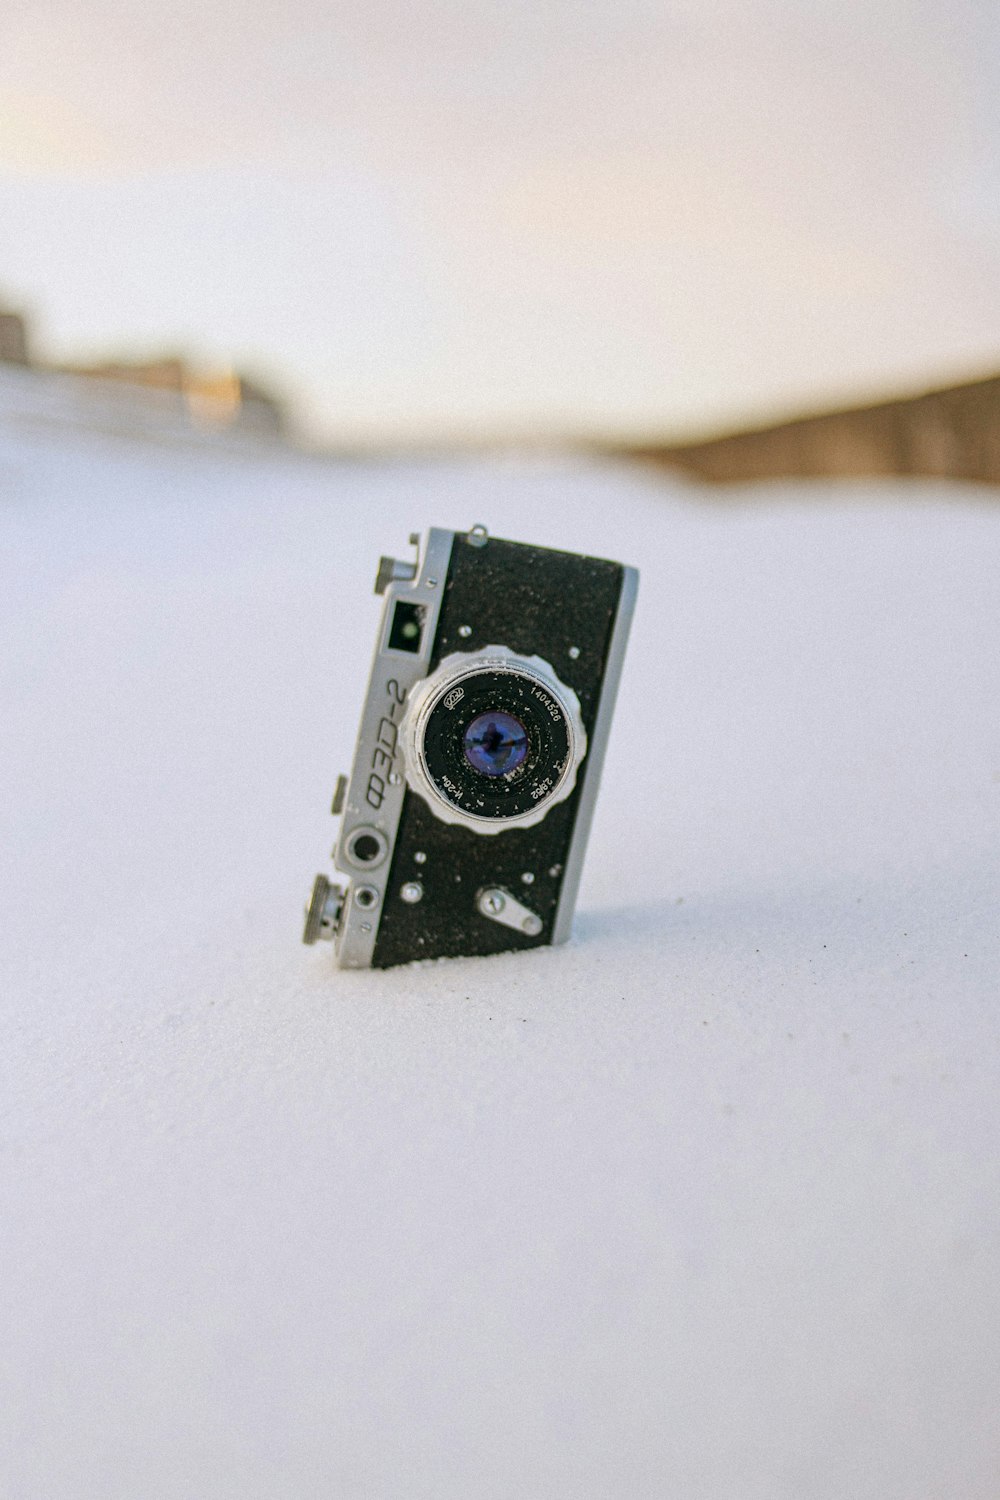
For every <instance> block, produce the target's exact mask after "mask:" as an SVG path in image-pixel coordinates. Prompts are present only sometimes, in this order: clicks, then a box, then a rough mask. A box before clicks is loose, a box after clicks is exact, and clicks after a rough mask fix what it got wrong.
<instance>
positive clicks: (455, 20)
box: [0, 0, 1000, 439]
mask: <svg viewBox="0 0 1000 1500" xmlns="http://www.w3.org/2000/svg"><path fill="white" fill-rule="evenodd" d="M998 79H1000V7H998V6H997V5H996V4H995V3H994V0H989V3H985V0H983V3H976V0H941V3H938V4H932V3H930V0H838V3H833V0H744V3H736V0H676V3H663V4H652V3H648V0H589V3H588V0H532V3H525V0H505V3H487V0H428V3H425V4H423V5H415V4H413V5H405V4H403V3H401V0H364V3H361V4H345V3H337V0H283V3H280V4H279V3H274V4H264V3H260V0H244V3H240V4H237V3H233V0H222V3H216V4H214V5H212V6H211V7H207V6H206V5H205V4H203V3H194V0H170V3H169V4H167V3H165V0H34V3H30V4H29V3H24V0H21V3H18V0H13V3H12V4H9V5H7V6H5V7H4V8H3V12H2V15H0V300H6V301H7V302H12V303H15V304H17V305H26V306H27V307H28V308H29V309H30V310H32V311H34V313H35V314H36V322H37V328H38V344H39V352H40V353H42V354H45V355H47V356H50V357H58V358H72V359H82V358H88V357H100V356H102V355H106V354H111V353H118V352H126V353H133V354H148V353H154V352H159V351H162V350H173V349H181V350H186V351H187V352H188V353H190V354H191V355H193V356H196V357H199V358H202V359H204V360H205V361H206V362H211V361H219V362H230V361H232V362H235V363H236V364H238V365H240V366H245V367H248V368H250V369H251V370H252V371H256V372H258V373H260V374H262V375H266V376H270V377H271V378H273V379H274V380H275V381H276V382H278V383H279V384H280V386H281V387H282V389H284V390H285V391H286V392H287V393H288V394H289V395H290V396H291V397H292V398H293V400H294V401H295V402H296V403H297V405H298V406H299V408H300V410H301V411H302V413H303V416H304V418H305V420H306V421H307V422H308V424H309V426H310V428H311V430H312V431H313V432H314V433H316V434H318V435H321V436H324V437H328V438H333V439H338V438H348V439H355V438H365V437H373V436H378V435H380V434H390V435H402V436H407V435H409V436H415V437H419V436H422V435H426V436H437V435H442V434H452V433H455V434H463V433H493V432H498V431H503V430H509V429H515V430H516V431H519V432H524V433H534V432H553V431H555V432H567V433H572V434H580V435H588V434H606V435H626V434H630V433H634V434H647V433H650V432H652V431H656V430H659V429H663V430H667V431H672V432H693V431H697V430H702V429H704V430H709V429H712V428H714V427H717V426H720V425H725V424H726V423H729V422H731V421H742V420H755V419H758V418H762V417H767V416H769V415H772V414H775V413H778V412H784V411H786V410H797V409H801V408H809V407H813V406H816V405H821V404H822V403H824V402H825V401H827V400H841V399H855V398H863V397H866V396H869V395H879V394H882V393H883V392H887V393H890V392H892V391H895V390H905V389H907V388H911V387H919V386H922V385H924V384H927V383H935V382H937V381H939V380H940V381H942V382H943V381H946V380H948V379H951V378H962V377H964V376H966V375H974V374H977V373H983V372H986V371H988V370H994V369H996V368H997V367H1000V104H998V99H1000V84H998Z"/></svg>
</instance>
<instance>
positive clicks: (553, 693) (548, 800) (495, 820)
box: [399, 646, 587, 833]
mask: <svg viewBox="0 0 1000 1500" xmlns="http://www.w3.org/2000/svg"><path fill="white" fill-rule="evenodd" d="M399 738H400V744H401V748H402V751H403V758H404V764H405V766H406V778H407V781H408V782H409V783H410V787H411V789H412V790H413V791H416V792H418V793H419V794H420V796H421V797H423V799H424V800H425V802H427V804H428V806H429V807H430V809H431V811H432V812H433V813H434V814H435V816H436V817H439V818H441V819H442V821H444V822H446V823H461V824H464V825H465V827H466V828H471V829H473V830H474V831H475V832H476V833H500V832H502V831H503V830H504V829H506V828H525V827H530V826H531V824H533V823H538V822H540V821H541V819H542V818H544V817H545V816H546V814H547V813H548V811H549V809H550V807H553V806H554V805H555V804H556V803H558V802H562V801H563V800H564V799H565V798H566V797H567V796H568V795H569V794H570V792H571V791H572V790H573V786H574V783H575V781H576V771H577V766H578V765H579V763H580V761H581V760H582V759H583V757H584V755H585V754H586V753H587V736H586V732H585V730H584V727H583V724H582V722H581V716H580V705H579V702H578V700H577V697H576V694H575V693H574V692H573V691H572V690H571V689H570V688H568V687H566V685H565V684H564V683H561V682H560V681H559V679H558V677H556V675H555V673H554V672H553V670H552V668H551V667H550V666H549V665H548V663H547V662H544V661H542V660H541V659H540V658H539V657H525V656H517V655H515V653H514V652H513V651H510V650H509V649H508V648H507V647H506V646H487V647H484V648H483V649H482V650H481V651H476V652H472V653H466V652H460V651H459V652H455V653H453V655H451V656H449V657H446V658H445V659H444V661H442V662H441V664H440V665H439V666H438V668H437V670H436V671H435V672H432V673H431V675H430V676H429V677H426V678H425V679H424V680H423V682H421V683H419V684H418V685H417V686H416V687H415V688H414V689H413V690H412V692H411V694H410V698H409V702H408V704H407V708H406V715H405V717H404V719H403V721H402V723H401V725H400V732H399Z"/></svg>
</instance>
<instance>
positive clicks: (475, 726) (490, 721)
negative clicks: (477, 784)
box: [462, 709, 528, 776]
mask: <svg viewBox="0 0 1000 1500" xmlns="http://www.w3.org/2000/svg"><path fill="white" fill-rule="evenodd" d="M462 748H463V749H464V751H465V758H466V760H467V761H468V762H469V765H470V766H471V767H472V769H473V770H474V771H481V772H482V774H483V775H484V776H507V775H509V773H510V772H511V771H516V770H517V768H518V766H519V765H521V763H522V762H523V760H524V758H525V756H526V755H527V753H528V731H527V730H526V729H525V727H524V725H523V724H522V723H521V721H520V719H515V717H514V715H513V714H508V713H504V711H503V709H496V710H493V711H491V712H489V713H485V714H479V715H477V717H476V718H474V719H473V721H472V723H471V724H470V725H469V726H468V728H467V729H466V731H465V734H464V736H463V739H462Z"/></svg>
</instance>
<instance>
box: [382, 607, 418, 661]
mask: <svg viewBox="0 0 1000 1500" xmlns="http://www.w3.org/2000/svg"><path fill="white" fill-rule="evenodd" d="M423 633H424V606H423V605H422V604H410V603H409V602H408V601H407V600H405V599H400V600H399V602H398V604H397V605H396V607H395V609H394V610H393V612H392V625H391V626H390V628H389V649H390V650H391V651H412V652H413V654H414V655H416V653H417V652H418V651H419V650H420V640H421V637H422V636H423Z"/></svg>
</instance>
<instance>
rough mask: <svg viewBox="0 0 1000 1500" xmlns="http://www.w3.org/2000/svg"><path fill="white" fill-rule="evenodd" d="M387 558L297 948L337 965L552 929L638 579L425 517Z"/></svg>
mask: <svg viewBox="0 0 1000 1500" xmlns="http://www.w3.org/2000/svg"><path fill="white" fill-rule="evenodd" d="M410 542H411V545H414V546H415V547H416V548H417V559H416V561H415V562H413V563H406V562H399V561H396V560H395V559H393V558H382V560H381V562H380V564H379V571H378V577H377V579H376V584H375V588H376V592H377V593H382V594H384V595H385V608H384V610H383V615H382V622H381V626H380V629H379V635H378V639H377V642H376V647H375V658H374V661H373V663H372V672H371V680H370V682H369V686H368V696H367V698H366V701H365V706H364V710H363V712H362V716H361V729H360V732H359V735H358V744H357V749H356V752H355V756H354V765H353V768H352V770H351V774H350V777H349V778H346V777H340V778H339V780H338V783H337V791H336V793H335V795H334V803H333V811H334V813H336V814H339V815H340V817H341V827H340V836H339V838H338V840H337V844H336V847H335V849H334V855H333V857H334V863H335V864H336V867H337V869H338V870H339V871H341V872H342V873H343V874H345V875H347V876H348V877H349V878H348V883H347V886H346V888H342V887H341V886H340V885H335V884H332V883H331V882H330V881H329V880H328V879H327V878H326V876H323V875H319V876H317V878H316V883H315V885H314V887H313V893H312V898H311V900H310V903H309V906H308V908H307V912H306V926H305V932H304V934H303V938H304V941H305V942H307V943H312V942H315V941H316V940H317V939H320V938H326V939H331V940H332V941H333V942H334V944H335V951H336V955H337V961H338V963H339V964H340V966H341V967H343V968H372V967H373V968H390V967H392V966H393V965H396V964H404V963H410V962H412V961H413V960H415V959H423V958H442V957H458V956H461V955H482V954H490V953H500V952H505V951H508V950H518V949H522V948H533V947H538V946H540V945H543V944H547V943H559V942H564V941H565V940H566V938H568V937H569V933H570V926H571V923H572V918H573V908H574V905H575V902H576V893H577V888H578V885H579V881H580V874H581V870H582V866H583V858H584V852H585V848H586V842H587V835H588V832H589V829H590V821H591V817H592V814H593V809H594V803H595V800H596V797H597V788H598V782H599V780H600V773H601V765H602V762H603V759H604V750H605V746H606V744H607V739H608V734H609V730H610V724H611V716H612V712H613V709H614V699H615V694H616V691H617V687H618V679H619V677H620V674H621V668H622V662H623V660H624V655H625V646H626V641H627V638H628V630H629V625H630V623H631V617H632V611H633V608H634V604H635V596H636V590H637V586H638V573H637V572H636V570H635V569H634V568H629V567H625V566H623V565H622V564H620V563H615V562H606V561H604V560H602V559H600V558H593V557H583V556H579V555H577V554H575V553H569V552H557V551H553V550H551V549H549V548H544V547H532V546H527V545H525V544H523V543H520V542H508V541H502V540H499V539H497V538H494V537H490V536H489V535H488V534H487V532H486V529H485V528H484V527H482V526H475V527H473V528H472V529H471V530H470V531H468V532H453V531H444V530H440V529H437V528H432V529H431V530H430V531H428V532H427V533H426V535H425V536H424V537H423V538H420V537H419V536H411V538H410Z"/></svg>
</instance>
